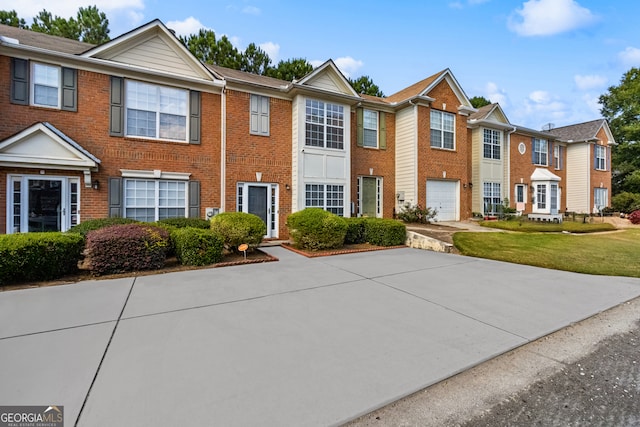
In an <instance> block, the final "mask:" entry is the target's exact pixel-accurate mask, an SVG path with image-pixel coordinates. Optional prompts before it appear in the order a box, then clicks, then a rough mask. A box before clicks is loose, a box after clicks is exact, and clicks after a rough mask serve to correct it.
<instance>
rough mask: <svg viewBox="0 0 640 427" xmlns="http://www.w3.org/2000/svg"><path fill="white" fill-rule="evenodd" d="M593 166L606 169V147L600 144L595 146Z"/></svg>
mask: <svg viewBox="0 0 640 427" xmlns="http://www.w3.org/2000/svg"><path fill="white" fill-rule="evenodd" d="M595 150H596V152H595V168H596V169H597V170H601V171H603V170H606V169H607V149H606V148H605V147H604V146H602V145H596V146H595Z"/></svg>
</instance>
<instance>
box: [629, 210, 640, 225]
mask: <svg viewBox="0 0 640 427" xmlns="http://www.w3.org/2000/svg"><path fill="white" fill-rule="evenodd" d="M627 218H629V221H631V224H640V209H639V210H637V211H633V212H631V214H629V216H628V217H627Z"/></svg>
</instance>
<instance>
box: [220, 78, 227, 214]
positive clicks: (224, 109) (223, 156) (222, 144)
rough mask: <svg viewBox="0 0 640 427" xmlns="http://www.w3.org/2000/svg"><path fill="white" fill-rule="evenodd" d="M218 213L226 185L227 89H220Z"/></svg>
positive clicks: (223, 207) (223, 210)
mask: <svg viewBox="0 0 640 427" xmlns="http://www.w3.org/2000/svg"><path fill="white" fill-rule="evenodd" d="M220 114H221V120H220V132H221V135H220V212H225V211H226V209H225V207H226V202H225V200H226V184H227V88H226V87H223V88H222V94H221V108H220Z"/></svg>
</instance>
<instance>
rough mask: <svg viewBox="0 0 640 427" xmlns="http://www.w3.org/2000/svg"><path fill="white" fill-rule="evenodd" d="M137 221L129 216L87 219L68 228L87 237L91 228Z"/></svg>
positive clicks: (97, 228) (95, 228) (96, 228)
mask: <svg viewBox="0 0 640 427" xmlns="http://www.w3.org/2000/svg"><path fill="white" fill-rule="evenodd" d="M138 222H139V221H136V220H135V219H131V218H119V217H118V218H99V219H89V220H87V221H83V222H81V223H80V224H78V225H74V226H73V227H71V229H70V230H69V231H70V232H72V233H80V234H82V236H83V237H87V234H88V233H89V232H90V231H93V230H100V229H101V228H105V227H110V226H112V225H118V224H135V223H138Z"/></svg>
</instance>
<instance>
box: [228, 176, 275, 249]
mask: <svg viewBox="0 0 640 427" xmlns="http://www.w3.org/2000/svg"><path fill="white" fill-rule="evenodd" d="M237 188H238V192H237V194H236V196H237V201H238V205H237V209H238V212H246V213H250V214H254V215H256V216H258V217H260V219H261V220H262V221H264V223H265V224H266V225H267V234H266V235H265V237H267V238H275V237H278V184H269V183H266V184H264V183H261V182H239V183H238V187H237Z"/></svg>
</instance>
